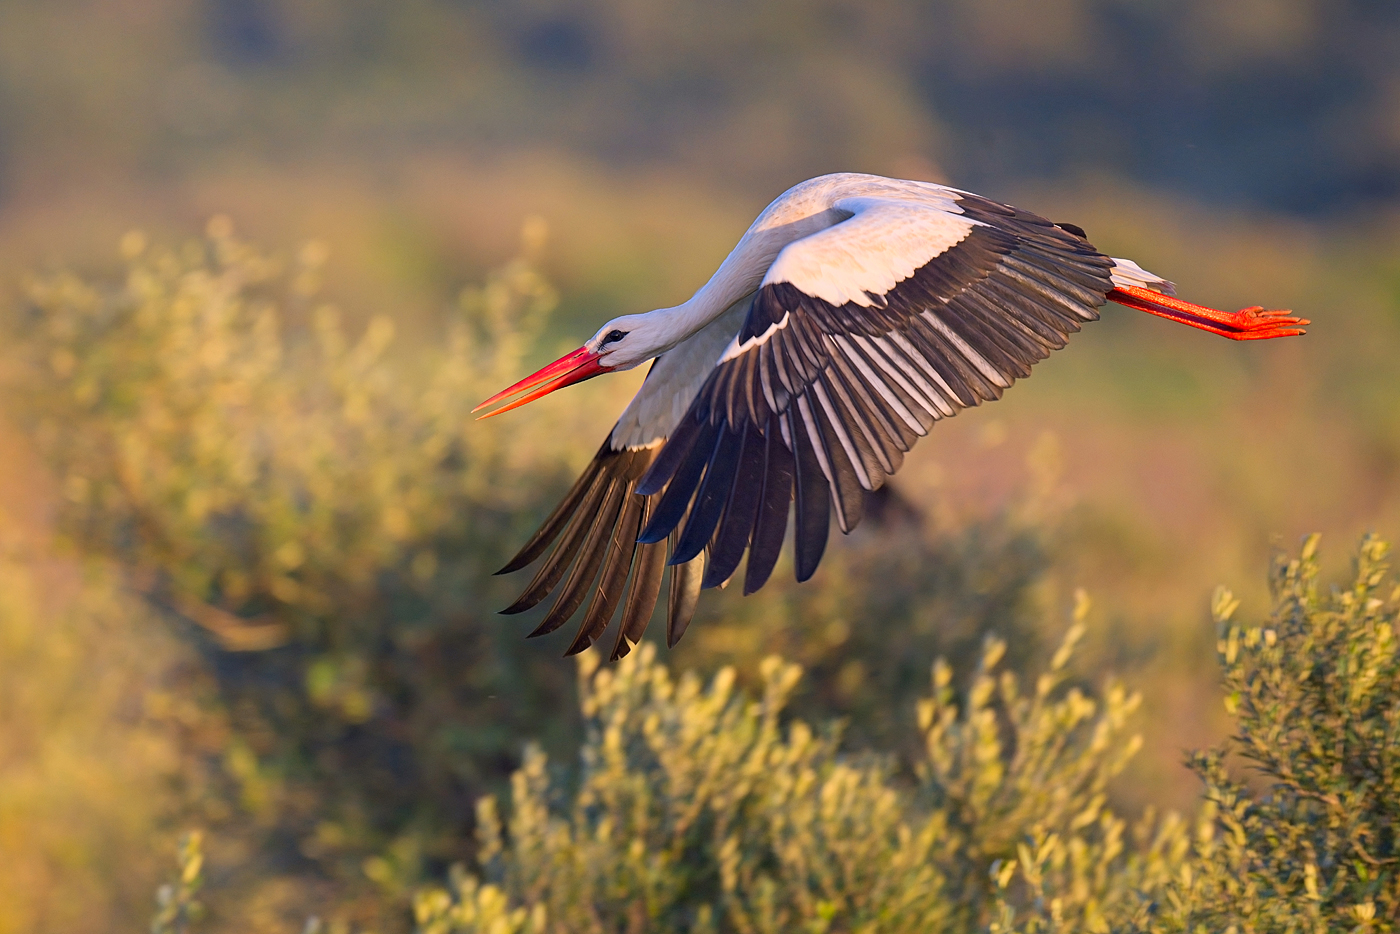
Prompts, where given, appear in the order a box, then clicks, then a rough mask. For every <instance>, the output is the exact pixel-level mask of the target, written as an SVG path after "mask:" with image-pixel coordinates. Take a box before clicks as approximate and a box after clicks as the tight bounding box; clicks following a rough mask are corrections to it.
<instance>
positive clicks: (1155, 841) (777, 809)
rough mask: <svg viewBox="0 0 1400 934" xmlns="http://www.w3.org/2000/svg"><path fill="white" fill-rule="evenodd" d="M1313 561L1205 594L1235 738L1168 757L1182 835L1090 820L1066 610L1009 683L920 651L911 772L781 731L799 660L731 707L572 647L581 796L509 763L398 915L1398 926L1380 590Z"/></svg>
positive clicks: (1392, 711) (1392, 634) (1381, 578)
mask: <svg viewBox="0 0 1400 934" xmlns="http://www.w3.org/2000/svg"><path fill="white" fill-rule="evenodd" d="M1315 552H1316V538H1313V539H1310V540H1309V541H1308V542H1307V544H1306V545H1305V546H1304V549H1303V552H1302V555H1301V557H1299V558H1298V559H1296V560H1292V561H1286V560H1281V561H1280V562H1279V563H1278V565H1277V567H1276V568H1275V571H1274V574H1273V585H1274V598H1275V606H1274V610H1273V613H1272V614H1271V617H1270V618H1269V620H1268V621H1267V622H1265V623H1263V624H1259V625H1241V624H1239V623H1237V622H1235V621H1234V619H1233V615H1234V612H1235V610H1236V608H1237V605H1236V602H1235V601H1234V599H1233V598H1232V597H1230V595H1229V594H1228V593H1226V592H1224V591H1221V592H1220V594H1219V595H1218V596H1217V599H1216V602H1215V614H1216V619H1217V621H1218V623H1219V625H1220V627H1221V641H1220V659H1221V664H1222V666H1223V668H1224V674H1225V686H1226V690H1227V692H1228V695H1227V707H1228V708H1229V710H1230V711H1231V713H1232V714H1233V715H1234V716H1235V718H1236V721H1237V725H1238V733H1237V736H1236V738H1235V740H1234V742H1233V743H1232V744H1231V745H1230V746H1227V747H1223V748H1220V749H1214V750H1210V751H1208V752H1204V753H1200V754H1197V755H1196V756H1195V757H1194V758H1193V760H1192V764H1193V767H1194V768H1195V770H1196V771H1197V772H1198V774H1200V776H1201V778H1202V779H1203V780H1204V782H1205V789H1206V795H1205V802H1204V804H1203V806H1202V808H1201V811H1200V813H1199V815H1198V817H1197V819H1196V821H1195V822H1194V826H1188V825H1187V823H1186V822H1184V821H1182V820H1180V819H1178V818H1175V817H1173V816H1168V817H1166V818H1164V819H1161V820H1156V819H1154V817H1153V815H1152V814H1150V813H1149V814H1148V815H1146V816H1145V817H1144V818H1143V819H1142V820H1141V821H1139V822H1138V823H1137V825H1136V826H1135V827H1133V828H1131V829H1130V828H1129V827H1128V825H1127V824H1126V823H1125V822H1124V820H1122V819H1121V818H1119V817H1117V816H1116V815H1114V814H1113V813H1112V811H1111V810H1110V809H1109V808H1108V807H1107V805H1106V799H1105V789H1106V786H1107V783H1108V780H1109V779H1110V778H1111V777H1112V776H1113V775H1114V774H1116V773H1117V772H1118V770H1119V769H1120V768H1121V767H1122V765H1123V764H1124V762H1125V760H1126V759H1127V757H1129V756H1131V755H1132V754H1133V752H1134V751H1135V749H1136V747H1137V739H1136V737H1128V736H1127V735H1126V734H1125V732H1124V721H1125V719H1126V718H1127V716H1128V715H1129V714H1130V713H1131V711H1132V709H1133V708H1134V706H1135V705H1136V697H1131V696H1129V695H1127V694H1125V693H1124V691H1123V690H1122V688H1119V687H1116V686H1112V685H1110V686H1109V687H1108V688H1107V689H1106V690H1105V692H1104V694H1103V696H1102V697H1101V698H1099V699H1097V700H1096V699H1091V698H1090V697H1088V696H1087V695H1085V694H1083V693H1082V692H1081V691H1080V690H1079V689H1077V688H1075V687H1071V686H1068V685H1067V684H1066V682H1065V677H1064V670H1065V665H1066V663H1067V662H1068V660H1069V656H1070V654H1071V652H1072V651H1073V647H1074V643H1075V641H1076V640H1077V639H1078V638H1079V636H1080V635H1081V634H1082V631H1083V629H1082V624H1080V623H1076V625H1075V626H1074V628H1072V629H1071V631H1070V633H1069V636H1068V637H1067V639H1066V640H1065V643H1064V645H1063V646H1062V647H1061V648H1060V650H1059V651H1058V652H1057V653H1055V655H1054V657H1053V658H1052V659H1051V662H1050V665H1049V668H1048V670H1047V671H1046V672H1045V673H1043V674H1041V675H1040V676H1039V678H1037V679H1036V681H1035V683H1034V686H1033V688H1031V689H1030V690H1029V691H1025V690H1023V688H1022V686H1021V684H1020V682H1019V680H1018V679H1017V678H1016V677H1015V676H1013V675H1011V674H1009V673H1007V672H1000V673H998V672H997V671H996V666H997V663H998V661H999V659H1000V658H1001V656H1002V653H1003V650H1004V645H1003V644H1002V643H1001V642H999V641H997V640H990V641H989V642H988V643H987V646H986V650H985V652H984V654H983V659H982V663H981V665H980V667H979V669H978V672H977V674H976V677H975V678H974V679H973V681H972V683H971V686H970V688H969V689H968V691H967V692H966V693H965V694H963V695H962V696H961V697H957V696H955V695H954V692H953V690H952V689H951V686H950V685H951V675H950V672H949V669H948V668H947V666H945V665H943V664H942V663H940V664H938V665H936V666H935V668H934V674H933V695H932V696H931V697H930V698H928V699H926V700H924V701H923V702H922V703H920V705H919V710H918V716H919V723H920V727H921V732H922V734H923V738H924V743H925V755H924V756H923V757H922V760H921V761H920V763H919V764H918V768H917V773H918V781H917V783H916V784H914V785H912V786H906V785H904V784H901V783H900V782H899V781H897V780H895V778H894V775H893V773H892V771H891V768H890V763H889V762H888V761H886V760H882V759H879V758H849V757H843V756H841V755H838V753H837V748H836V738H835V735H834V731H833V730H831V729H827V730H824V731H814V730H813V729H812V728H811V727H809V726H808V725H806V723H804V722H803V721H801V720H791V721H789V722H787V723H784V721H783V717H782V714H783V709H784V704H785V702H786V700H787V698H788V696H789V694H790V692H791V690H792V688H793V686H794V685H795V684H796V682H797V680H798V677H799V675H798V669H797V668H796V667H795V666H792V665H789V664H786V663H784V662H781V661H779V660H777V659H770V660H769V661H767V662H765V664H764V674H765V679H766V680H765V685H766V686H765V690H764V693H763V695H762V697H761V699H759V700H750V699H747V698H745V697H743V696H742V695H741V694H739V693H737V692H736V691H735V690H734V688H733V675H732V672H729V671H724V672H721V673H720V674H719V675H718V676H716V677H715V678H714V679H713V680H712V681H711V683H710V684H709V686H708V687H702V686H701V684H700V682H699V680H698V679H696V678H695V677H694V676H692V675H685V676H683V677H682V678H681V679H680V680H679V682H676V681H673V680H672V678H671V677H670V676H669V675H668V674H667V673H666V671H665V669H663V668H662V667H661V666H659V665H657V664H656V662H655V659H654V656H653V652H652V651H651V649H650V648H647V649H645V650H644V651H642V652H638V653H636V654H635V655H634V656H633V657H631V658H629V659H627V660H626V661H624V662H623V663H622V664H620V665H618V666H617V667H616V668H612V669H603V670H596V669H595V668H594V667H593V663H591V662H588V661H585V662H584V664H583V667H582V669H581V672H582V679H581V683H582V691H583V707H584V712H585V717H586V724H587V730H588V733H587V740H586V742H585V745H584V749H583V754H582V757H581V760H580V773H579V776H578V779H577V783H576V784H575V785H568V784H564V783H561V782H559V781H557V780H554V781H551V779H550V776H549V774H548V772H547V770H546V763H545V759H544V756H543V755H542V754H541V753H539V752H538V751H536V752H532V753H531V754H530V755H529V756H527V759H526V763H525V765H524V767H523V768H522V769H521V770H520V771H519V772H517V773H516V775H515V777H514V779H513V781H512V794H511V807H510V810H509V815H508V817H507V818H506V819H505V820H502V818H501V817H500V816H499V815H498V807H497V804H496V802H495V800H494V799H492V798H486V799H484V800H483V801H482V802H481V804H480V805H479V808H480V819H479V821H478V834H479V837H480V840H479V848H478V859H479V861H480V862H479V865H480V871H479V872H477V873H468V872H466V871H464V870H461V869H457V870H455V871H454V876H453V879H452V883H451V885H450V887H449V888H445V889H442V888H435V889H429V890H426V891H424V892H421V893H420V894H419V895H418V896H417V899H416V902H415V915H416V919H417V923H418V925H419V930H420V932H422V934H466V932H485V931H490V932H500V934H515V932H522V934H524V932H530V934H535V932H544V931H551V932H553V931H640V930H663V931H708V930H725V931H742V932H750V931H753V932H758V931H763V932H777V931H796V930H803V931H881V932H884V931H979V930H982V931H990V932H1011V931H1022V932H1041V931H1154V932H1188V931H1190V932H1195V931H1237V932H1245V931H1260V932H1262V931H1298V932H1302V931H1318V932H1321V931H1336V930H1353V931H1389V930H1394V929H1395V927H1396V919H1397V916H1400V878H1398V877H1397V874H1396V871H1395V869H1396V866H1397V864H1400V852H1397V849H1398V848H1397V845H1396V843H1397V841H1396V827H1397V816H1398V815H1397V808H1400V765H1398V763H1400V651H1397V638H1396V636H1397V632H1396V627H1397V623H1400V586H1397V585H1396V583H1395V582H1394V581H1393V580H1392V579H1390V577H1389V575H1388V573H1387V572H1388V567H1387V565H1386V563H1385V557H1386V553H1387V547H1386V546H1385V545H1384V544H1383V543H1381V542H1380V541H1378V540H1376V539H1368V540H1366V541H1365V542H1363V544H1362V546H1361V550H1360V554H1359V557H1358V560H1357V572H1356V579H1355V582H1354V583H1353V584H1352V585H1351V586H1350V587H1348V588H1347V589H1345V590H1341V589H1336V590H1333V591H1331V593H1329V594H1326V595H1325V596H1324V595H1323V594H1321V593H1320V588H1319V586H1318V581H1317V576H1318V567H1317V561H1316V555H1315ZM1083 610H1084V604H1083V601H1081V604H1080V608H1079V610H1078V611H1077V615H1079V616H1080V617H1081V618H1082V615H1083ZM1231 751H1236V752H1238V753H1240V754H1242V755H1243V756H1244V758H1245V759H1246V760H1247V761H1248V762H1249V763H1250V764H1251V765H1252V767H1253V770H1254V773H1255V774H1254V775H1253V776H1252V779H1251V780H1250V781H1248V782H1246V781H1245V780H1243V779H1241V778H1239V777H1237V776H1235V775H1234V774H1233V773H1232V771H1231V770H1230V769H1229V768H1227V765H1226V757H1227V754H1228V753H1229V752H1231Z"/></svg>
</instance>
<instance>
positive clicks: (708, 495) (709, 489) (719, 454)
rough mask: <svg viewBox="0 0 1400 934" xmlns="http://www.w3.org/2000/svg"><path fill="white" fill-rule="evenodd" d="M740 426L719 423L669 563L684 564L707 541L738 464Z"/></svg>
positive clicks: (726, 499)
mask: <svg viewBox="0 0 1400 934" xmlns="http://www.w3.org/2000/svg"><path fill="white" fill-rule="evenodd" d="M740 430H742V429H740ZM740 430H735V429H732V428H729V427H727V426H721V427H720V429H719V431H720V435H719V441H718V442H717V443H716V444H715V449H714V453H713V454H711V456H710V462H709V464H708V465H706V467H705V480H704V482H702V483H701V484H700V492H698V493H696V494H695V504H694V505H693V506H691V507H690V518H689V519H687V520H686V522H685V529H684V531H682V532H681V537H680V540H679V541H677V542H676V549H675V552H674V553H673V554H672V555H671V561H670V563H671V564H672V565H677V564H685V563H686V562H687V561H689V560H690V559H692V558H694V557H695V556H696V555H698V554H700V552H701V551H703V550H704V548H705V546H706V545H708V544H709V542H710V536H711V534H712V533H713V532H714V530H715V526H716V525H717V524H718V523H719V518H720V515H721V513H723V511H724V504H725V503H726V502H728V501H729V494H730V492H731V491H732V488H733V483H734V473H735V471H736V470H737V469H738V466H739V453H740V448H741V446H742V444H743V440H744V436H743V435H742V434H740V433H739V432H740Z"/></svg>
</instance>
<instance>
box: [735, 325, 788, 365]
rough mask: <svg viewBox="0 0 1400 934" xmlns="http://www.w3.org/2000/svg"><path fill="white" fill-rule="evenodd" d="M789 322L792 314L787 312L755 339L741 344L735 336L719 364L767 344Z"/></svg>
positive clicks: (752, 338)
mask: <svg viewBox="0 0 1400 934" xmlns="http://www.w3.org/2000/svg"><path fill="white" fill-rule="evenodd" d="M790 320H792V312H787V313H786V314H784V315H783V319H782V320H781V321H779V322H778V323H777V324H770V325H768V330H766V331H764V332H763V333H762V334H760V335H758V336H757V337H750V338H749V339H748V340H746V341H744V342H743V343H742V344H741V343H739V338H738V337H737V336H735V338H734V339H733V340H731V341H730V342H729V347H728V348H726V349H725V351H724V355H723V356H721V357H720V358H719V362H720V363H724V362H725V361H726V360H733V359H734V358H735V357H737V356H739V355H740V354H741V353H745V352H746V351H748V350H749V349H750V348H752V347H757V346H758V345H760V344H766V343H768V339H769V338H771V337H772V336H773V335H774V334H775V333H777V332H778V331H781V330H782V329H783V328H785V327H787V326H788V322H789V321H790Z"/></svg>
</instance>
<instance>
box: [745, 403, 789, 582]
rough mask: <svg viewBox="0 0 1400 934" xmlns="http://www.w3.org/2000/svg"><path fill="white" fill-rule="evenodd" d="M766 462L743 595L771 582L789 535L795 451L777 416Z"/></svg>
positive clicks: (771, 428)
mask: <svg viewBox="0 0 1400 934" xmlns="http://www.w3.org/2000/svg"><path fill="white" fill-rule="evenodd" d="M765 438H766V442H767V443H766V444H765V448H764V464H763V493H762V498H761V500H760V503H759V509H758V516H757V518H756V519H755V521H754V530H753V540H752V542H751V543H750V544H749V561H748V565H747V566H746V567H745V568H744V595H745V596H748V595H749V594H751V593H753V592H755V591H756V590H758V589H759V588H760V587H762V586H763V585H764V584H766V583H768V578H769V576H771V575H772V573H773V568H774V566H775V565H777V563H778V555H779V553H780V552H781V551H782V549H783V539H784V538H785V537H786V536H787V524H788V512H789V511H790V509H791V506H792V482H793V461H792V452H791V451H789V450H788V447H787V445H786V444H784V443H783V438H782V431H781V429H779V427H778V417H777V416H776V415H775V416H771V417H770V418H769V419H768V430H767V433H766V436H765Z"/></svg>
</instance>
